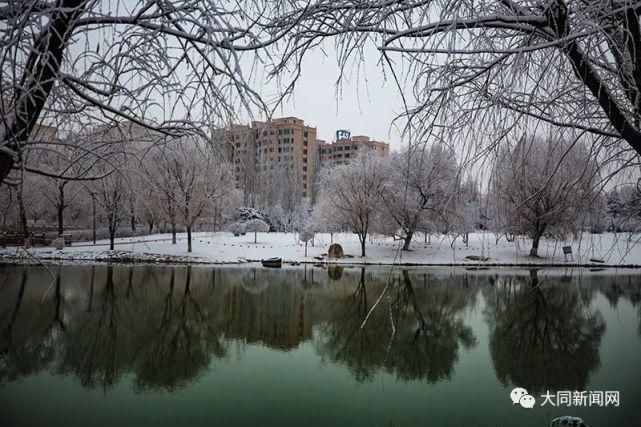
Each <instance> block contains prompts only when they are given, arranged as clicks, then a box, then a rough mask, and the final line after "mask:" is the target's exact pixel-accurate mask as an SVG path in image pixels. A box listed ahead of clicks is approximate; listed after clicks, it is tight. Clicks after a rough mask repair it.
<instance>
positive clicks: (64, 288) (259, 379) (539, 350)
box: [0, 265, 641, 427]
mask: <svg viewBox="0 0 641 427" xmlns="http://www.w3.org/2000/svg"><path fill="white" fill-rule="evenodd" d="M640 302H641V274H639V273H636V274H634V272H632V273H621V272H619V273H616V272H615V271H614V270H613V271H611V272H607V271H602V272H599V273H588V272H587V271H586V270H577V269H575V270H567V271H564V270H539V271H527V270H519V271H517V270H509V269H501V270H496V271H466V270H465V269H425V268H421V269H418V268H411V269H408V270H399V269H394V270H393V271H391V270H390V267H377V268H369V267H368V268H366V269H361V268H356V267H354V268H344V269H342V268H338V267H336V268H330V269H324V268H318V267H291V268H284V269H280V270H270V269H265V268H262V267H216V268H212V267H203V266H192V267H187V266H180V267H169V266H142V265H141V266H107V265H96V266H91V265H85V266H63V267H59V266H49V267H47V268H43V267H16V266H3V267H0V425H1V426H4V427H7V426H18V425H19V426H27V425H33V426H43V425H47V426H58V425H60V426H119V427H120V426H129V425H145V426H305V427H311V426H386V427H389V426H541V427H543V426H547V425H549V422H550V421H551V420H552V419H554V418H556V417H558V416H562V415H572V416H579V417H582V418H583V419H584V420H585V421H586V422H587V423H588V424H589V425H590V426H593V427H594V426H639V425H641V304H640ZM515 387H522V388H525V389H526V390H527V392H528V393H529V394H530V395H532V396H533V397H534V398H535V399H536V404H535V406H534V408H533V409H526V408H523V407H522V406H521V405H520V404H518V403H517V404H513V403H512V401H511V400H510V396H509V395H510V392H511V391H512V389H513V388H515ZM548 391H550V393H552V394H556V393H557V392H558V391H561V392H563V391H586V392H588V393H589V392H598V391H604V392H605V391H617V392H619V397H620V402H619V406H615V405H614V404H613V403H611V404H609V405H608V406H607V407H606V406H605V404H603V405H598V404H597V403H594V404H593V405H592V406H591V407H590V406H589V405H588V404H581V402H578V403H579V404H578V405H572V406H570V407H568V406H567V405H563V406H561V407H559V406H551V404H549V403H548V404H546V405H545V406H542V405H541V404H542V403H543V401H544V400H545V399H544V398H542V397H541V395H543V394H546V393H547V392H548ZM557 403H558V402H557Z"/></svg>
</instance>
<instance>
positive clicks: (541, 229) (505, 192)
mask: <svg viewBox="0 0 641 427" xmlns="http://www.w3.org/2000/svg"><path fill="white" fill-rule="evenodd" d="M590 157H591V153H590V151H589V150H588V149H587V148H586V147H585V145H584V144H582V143H581V142H579V141H576V140H575V141H570V140H565V139H563V138H542V137H523V138H521V139H520V140H519V141H518V142H517V143H516V144H515V145H514V146H513V147H505V148H504V149H503V150H502V153H501V155H500V156H499V158H498V160H497V161H496V163H495V167H494V172H493V174H492V176H493V179H492V181H491V184H490V188H491V190H490V191H491V194H492V196H493V199H494V200H495V203H496V206H497V210H498V212H499V213H500V215H499V216H500V217H501V218H502V219H503V221H504V223H503V224H502V227H503V229H504V230H505V231H507V232H510V233H514V234H521V235H526V236H528V237H529V238H531V239H532V248H531V249H530V256H534V257H536V256H538V250H539V242H540V240H541V238H542V237H546V236H547V237H552V238H560V239H564V238H566V237H568V236H570V235H574V236H576V235H578V234H579V233H580V231H581V230H582V228H583V225H584V223H585V222H587V221H586V220H587V217H588V214H587V212H588V208H589V207H590V205H591V204H592V202H593V201H594V200H595V199H596V197H597V190H598V185H597V184H598V182H599V169H598V167H597V165H596V163H595V162H594V161H592V160H591V158H590Z"/></svg>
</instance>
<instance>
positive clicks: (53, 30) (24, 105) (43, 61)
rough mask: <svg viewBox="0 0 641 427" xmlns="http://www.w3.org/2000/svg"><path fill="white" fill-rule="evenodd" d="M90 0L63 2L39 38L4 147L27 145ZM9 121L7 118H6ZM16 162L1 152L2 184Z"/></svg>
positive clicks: (24, 74)
mask: <svg viewBox="0 0 641 427" xmlns="http://www.w3.org/2000/svg"><path fill="white" fill-rule="evenodd" d="M87 2H88V0H59V1H58V2H56V4H55V7H52V10H53V11H52V12H51V13H50V14H49V16H48V22H47V25H45V26H44V27H43V30H42V32H41V33H40V34H38V35H36V39H35V42H34V44H33V49H32V50H31V52H30V54H29V57H28V58H27V60H26V62H25V64H26V66H25V70H24V73H23V75H22V76H21V78H20V81H21V85H20V86H19V89H17V90H16V92H15V93H14V96H13V98H14V99H15V100H16V101H15V104H14V105H10V106H7V107H5V108H8V109H10V111H11V110H13V111H11V112H10V113H9V114H8V116H10V117H9V118H8V120H6V122H5V123H6V128H7V129H6V131H5V132H3V133H4V138H3V140H1V141H0V144H1V145H2V146H4V147H5V148H7V149H8V150H15V151H18V147H19V146H20V145H22V143H24V142H26V141H27V140H28V138H29V135H30V134H31V131H32V130H33V127H34V126H35V124H36V122H37V121H38V118H39V116H40V112H41V111H42V108H43V107H44V105H45V103H46V101H47V98H48V97H49V93H50V92H51V88H52V87H53V84H54V82H55V81H56V80H57V74H58V71H59V70H60V64H61V63H62V57H63V54H64V51H65V49H66V47H67V44H68V41H69V38H70V37H71V34H72V32H73V30H74V29H75V21H76V20H77V19H78V18H79V17H80V16H81V15H82V14H83V13H84V11H85V8H86V6H87ZM5 119H7V118H5ZM14 162H15V160H14V158H13V156H12V155H11V153H10V152H7V151H5V150H3V151H1V152H0V184H1V183H2V182H3V181H4V179H5V178H6V177H7V175H8V174H9V172H11V168H12V167H13V164H14Z"/></svg>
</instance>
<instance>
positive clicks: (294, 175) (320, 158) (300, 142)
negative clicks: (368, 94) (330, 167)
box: [212, 117, 389, 205]
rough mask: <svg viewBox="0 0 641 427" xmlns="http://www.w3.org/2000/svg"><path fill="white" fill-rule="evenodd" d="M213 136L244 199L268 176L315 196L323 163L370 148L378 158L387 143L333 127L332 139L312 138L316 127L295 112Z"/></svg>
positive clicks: (337, 161) (299, 195) (301, 194)
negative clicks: (232, 172)
mask: <svg viewBox="0 0 641 427" xmlns="http://www.w3.org/2000/svg"><path fill="white" fill-rule="evenodd" d="M212 135H213V138H214V140H215V141H217V142H218V143H219V144H221V145H222V146H223V147H224V149H225V152H226V154H227V157H228V159H229V160H230V161H231V162H232V164H233V166H234V170H235V173H236V180H237V183H238V186H239V187H240V188H241V189H242V190H243V192H244V195H245V200H244V203H245V204H247V205H252V204H253V203H252V200H250V199H248V197H253V196H252V195H255V194H257V193H260V192H261V191H264V190H265V189H266V187H265V186H264V185H263V184H264V183H265V181H266V180H273V181H277V182H276V184H277V185H278V183H279V182H280V184H282V185H285V184H289V185H288V188H290V189H293V190H294V192H295V196H296V198H308V197H311V198H313V196H314V190H315V189H314V183H315V179H316V177H317V174H318V171H319V170H320V168H321V167H322V165H323V164H344V163H349V160H350V159H351V158H353V157H355V156H356V155H357V154H358V153H359V152H361V151H364V150H371V151H373V152H374V153H375V154H376V155H377V156H379V157H387V156H388V155H389V144H387V143H385V142H381V141H376V140H373V139H370V138H369V137H368V136H364V135H356V136H350V134H349V132H346V131H338V132H336V137H337V138H336V141H335V142H333V143H326V142H325V141H323V140H319V139H317V138H316V128H315V127H312V126H308V125H306V124H305V122H304V121H303V120H301V119H299V118H297V117H281V118H277V119H272V120H270V121H265V122H261V121H254V122H252V123H251V125H237V124H234V125H231V126H230V127H227V128H222V129H214V130H213V133H212Z"/></svg>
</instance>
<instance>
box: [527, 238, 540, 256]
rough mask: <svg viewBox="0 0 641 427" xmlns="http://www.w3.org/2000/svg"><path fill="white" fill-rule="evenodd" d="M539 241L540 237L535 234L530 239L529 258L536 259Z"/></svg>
mask: <svg viewBox="0 0 641 427" xmlns="http://www.w3.org/2000/svg"><path fill="white" fill-rule="evenodd" d="M540 240H541V235H540V234H539V233H536V234H535V235H534V236H533V237H532V248H531V249H530V256H533V257H538V256H539V242H540Z"/></svg>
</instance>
